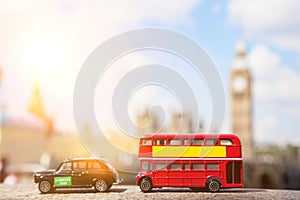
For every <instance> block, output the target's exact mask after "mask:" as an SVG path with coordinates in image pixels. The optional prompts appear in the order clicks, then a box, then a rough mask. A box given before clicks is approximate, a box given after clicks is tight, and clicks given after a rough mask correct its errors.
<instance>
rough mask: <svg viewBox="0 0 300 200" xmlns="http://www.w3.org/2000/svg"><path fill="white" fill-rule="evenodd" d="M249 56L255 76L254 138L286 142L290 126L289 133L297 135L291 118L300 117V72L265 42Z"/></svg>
mask: <svg viewBox="0 0 300 200" xmlns="http://www.w3.org/2000/svg"><path fill="white" fill-rule="evenodd" d="M248 59H249V62H250V66H251V72H252V77H253V90H252V91H253V99H254V133H255V139H256V141H257V142H258V143H260V142H262V143H266V142H270V141H271V142H273V143H274V142H275V143H278V144H283V143H285V142H287V141H288V140H289V139H288V137H287V135H286V134H287V132H286V131H284V130H290V131H289V133H288V134H289V137H291V136H292V135H294V137H296V136H297V135H298V133H297V131H295V130H294V129H293V128H292V129H291V127H289V126H290V125H289V124H288V122H289V121H290V122H291V121H294V120H297V119H298V118H299V117H300V93H299V92H298V91H299V88H300V74H299V73H297V72H295V71H292V70H291V69H289V68H288V67H287V66H284V65H283V63H282V60H281V56H280V55H278V54H277V53H275V52H273V51H271V50H270V49H269V48H268V47H266V46H265V45H262V44H259V45H256V46H255V47H254V48H253V49H252V50H251V52H250V54H249V56H248ZM278 113H280V114H278ZM282 119H284V120H283V121H282ZM289 142H290V141H289Z"/></svg>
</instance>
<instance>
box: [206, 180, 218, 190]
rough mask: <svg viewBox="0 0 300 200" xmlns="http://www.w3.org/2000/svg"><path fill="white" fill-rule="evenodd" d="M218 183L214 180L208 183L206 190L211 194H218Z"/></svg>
mask: <svg viewBox="0 0 300 200" xmlns="http://www.w3.org/2000/svg"><path fill="white" fill-rule="evenodd" d="M220 187H221V186H220V183H219V182H218V181H216V180H211V181H210V182H209V183H208V189H209V191H211V192H218V191H219V190H220Z"/></svg>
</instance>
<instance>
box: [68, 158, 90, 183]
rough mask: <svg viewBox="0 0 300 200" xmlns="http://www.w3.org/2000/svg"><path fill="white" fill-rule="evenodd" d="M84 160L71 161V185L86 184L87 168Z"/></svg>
mask: <svg viewBox="0 0 300 200" xmlns="http://www.w3.org/2000/svg"><path fill="white" fill-rule="evenodd" d="M86 164H87V162H86V161H82V160H81V161H73V164H72V174H71V176H72V186H73V187H82V186H86V184H87V182H86V179H87V169H86V167H87V166H86Z"/></svg>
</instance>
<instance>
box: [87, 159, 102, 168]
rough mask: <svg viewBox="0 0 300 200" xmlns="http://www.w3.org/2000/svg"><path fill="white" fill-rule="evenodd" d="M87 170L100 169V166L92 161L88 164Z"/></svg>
mask: <svg viewBox="0 0 300 200" xmlns="http://www.w3.org/2000/svg"><path fill="white" fill-rule="evenodd" d="M88 169H101V165H100V163H98V162H95V161H92V162H89V163H88Z"/></svg>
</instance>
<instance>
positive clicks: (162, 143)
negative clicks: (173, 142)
mask: <svg viewBox="0 0 300 200" xmlns="http://www.w3.org/2000/svg"><path fill="white" fill-rule="evenodd" d="M154 144H155V145H166V139H156V140H154Z"/></svg>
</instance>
